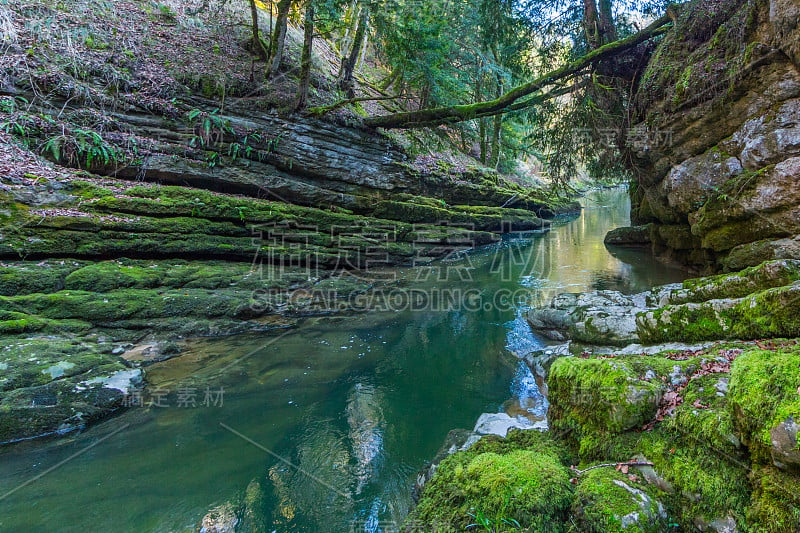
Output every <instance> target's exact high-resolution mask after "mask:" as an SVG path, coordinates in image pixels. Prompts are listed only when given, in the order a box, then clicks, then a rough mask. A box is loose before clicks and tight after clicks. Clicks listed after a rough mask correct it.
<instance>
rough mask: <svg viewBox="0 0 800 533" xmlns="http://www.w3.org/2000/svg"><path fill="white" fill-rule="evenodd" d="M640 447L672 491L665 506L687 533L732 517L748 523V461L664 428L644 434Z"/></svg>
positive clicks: (690, 436) (737, 520) (741, 522)
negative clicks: (704, 524) (700, 525)
mask: <svg viewBox="0 0 800 533" xmlns="http://www.w3.org/2000/svg"><path fill="white" fill-rule="evenodd" d="M637 448H638V450H639V452H640V453H641V455H642V456H643V457H646V458H647V460H648V461H651V462H652V463H653V464H654V465H655V466H654V469H655V471H656V472H658V474H659V475H660V476H662V477H663V478H664V479H665V480H666V481H667V482H668V483H669V485H670V487H671V488H672V494H671V495H670V497H669V498H668V499H667V500H666V501H665V504H666V505H667V507H668V508H669V509H671V511H672V513H671V514H672V515H673V516H674V518H675V519H676V520H677V522H678V523H680V524H681V525H682V526H683V527H684V528H685V529H686V530H690V531H691V530H694V529H695V528H696V527H697V524H698V523H706V524H708V523H711V522H713V521H715V520H720V519H724V518H726V517H728V516H733V517H734V518H735V520H736V522H737V523H738V524H740V525H741V524H743V523H744V514H745V510H746V508H747V506H748V504H749V502H750V493H751V488H750V483H749V479H748V473H749V463H748V462H746V461H741V460H739V459H738V458H737V457H735V456H734V457H731V456H727V455H725V453H724V452H722V451H720V450H719V449H717V448H716V447H713V446H708V445H706V444H705V443H703V442H702V441H699V440H698V439H695V438H694V437H693V436H692V435H691V434H682V433H678V432H675V431H670V430H668V429H664V428H656V429H655V430H653V431H650V432H645V433H642V434H641V438H640V440H639V443H638V445H637Z"/></svg>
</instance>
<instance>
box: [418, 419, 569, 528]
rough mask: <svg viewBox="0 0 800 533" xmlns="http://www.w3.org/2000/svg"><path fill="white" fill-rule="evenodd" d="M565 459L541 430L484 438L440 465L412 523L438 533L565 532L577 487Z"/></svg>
mask: <svg viewBox="0 0 800 533" xmlns="http://www.w3.org/2000/svg"><path fill="white" fill-rule="evenodd" d="M519 433H531V434H535V435H530V436H528V435H525V436H521V435H519ZM484 441H486V442H484ZM565 455H566V452H565V451H564V450H563V449H562V448H561V447H559V446H558V445H557V444H556V443H555V442H554V441H552V439H551V438H550V437H549V436H547V435H545V434H542V433H539V432H536V431H530V432H511V433H510V434H509V438H508V439H482V440H481V441H479V442H478V443H477V444H476V445H474V446H473V447H472V448H470V449H469V450H467V451H466V452H458V453H456V454H454V455H452V456H450V457H448V458H446V459H445V460H444V461H442V462H441V463H440V464H439V466H438V468H437V470H436V473H435V475H434V476H433V478H432V479H431V480H430V481H429V482H428V483H427V484H426V485H425V488H424V490H423V493H422V497H421V499H420V501H419V504H418V505H417V508H416V509H415V511H414V512H413V514H412V515H411V517H410V519H409V523H410V524H414V523H422V524H425V525H426V530H428V531H436V532H445V531H463V530H464V529H465V528H467V527H468V526H469V525H470V524H474V523H477V522H481V521H483V522H485V523H486V524H492V525H493V526H494V527H497V528H499V530H505V529H506V528H508V529H509V530H510V529H511V528H512V526H511V524H512V523H514V522H515V521H516V522H517V523H519V524H520V525H521V526H522V527H523V528H525V530H526V531H532V532H542V533H544V532H547V533H553V532H556V533H557V532H559V531H566V523H567V513H568V510H569V506H570V503H571V501H572V493H573V488H572V485H571V484H570V481H569V479H570V476H569V470H568V469H567V467H566V466H565V465H564V463H563V462H562V460H563V459H564V457H565ZM473 527H474V526H473Z"/></svg>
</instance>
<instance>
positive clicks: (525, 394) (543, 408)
mask: <svg viewBox="0 0 800 533" xmlns="http://www.w3.org/2000/svg"><path fill="white" fill-rule="evenodd" d="M511 396H512V398H513V400H512V406H517V405H518V407H519V410H520V411H521V412H520V413H519V414H522V415H524V416H526V417H528V418H531V419H533V420H537V421H538V420H544V419H545V418H546V417H547V406H548V403H547V398H546V397H545V396H544V394H542V391H541V389H540V388H539V384H538V383H537V381H536V376H534V375H533V372H531V369H530V368H528V365H527V364H525V361H520V362H519V365H518V366H517V372H516V374H515V375H514V380H513V381H512V382H511ZM507 410H508V407H507ZM509 414H511V413H509Z"/></svg>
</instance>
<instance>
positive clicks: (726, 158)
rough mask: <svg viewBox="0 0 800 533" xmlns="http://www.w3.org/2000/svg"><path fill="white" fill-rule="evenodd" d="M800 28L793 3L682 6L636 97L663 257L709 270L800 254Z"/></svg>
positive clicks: (655, 234)
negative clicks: (644, 132)
mask: <svg viewBox="0 0 800 533" xmlns="http://www.w3.org/2000/svg"><path fill="white" fill-rule="evenodd" d="M799 20H800V7H799V6H798V5H797V3H796V2H793V1H791V0H751V1H743V0H737V1H732V2H714V1H710V0H699V1H693V2H690V3H688V4H685V5H684V6H682V11H681V14H680V16H679V17H678V20H677V22H676V26H675V29H674V30H673V31H672V32H670V34H669V35H668V36H667V37H665V39H664V40H663V41H662V42H661V43H660V45H659V46H658V48H657V50H656V52H655V53H654V55H653V57H652V59H651V61H650V63H649V65H648V67H647V69H646V71H645V72H644V74H643V77H642V80H641V83H640V86H639V88H638V93H637V95H636V97H635V100H634V105H635V109H636V114H635V121H638V122H639V124H638V125H637V126H636V128H639V130H638V131H647V132H649V133H648V135H647V136H646V137H642V136H638V137H637V135H631V136H629V139H636V140H638V142H630V145H629V146H628V150H629V151H630V156H631V161H632V164H633V167H634V170H635V171H636V174H637V176H638V185H637V186H636V187H633V188H632V197H633V200H634V210H633V213H632V214H633V217H632V218H633V220H634V223H635V224H639V225H647V224H650V225H649V226H648V227H647V232H648V234H649V235H648V238H647V239H639V240H640V241H642V240H645V241H650V242H651V243H652V246H653V248H654V250H655V251H656V252H658V253H662V254H666V255H668V256H670V257H672V258H674V259H677V260H679V261H681V262H684V263H687V264H689V265H692V266H695V267H698V268H700V269H703V270H738V269H741V268H744V267H747V266H753V265H755V264H758V263H760V262H761V261H764V260H768V259H775V258H797V257H800V242H799V241H798V240H797V239H796V237H797V235H798V234H799V233H800V70H798V69H799V68H800V62H799V61H798V59H800V57H799V56H798V49H800V45H798V43H799V42H800V25H798V24H799V23H798V21H799ZM643 139H646V140H645V141H643ZM619 238H620V236H619V235H616V236H615V240H617V241H619ZM623 240H624V239H623Z"/></svg>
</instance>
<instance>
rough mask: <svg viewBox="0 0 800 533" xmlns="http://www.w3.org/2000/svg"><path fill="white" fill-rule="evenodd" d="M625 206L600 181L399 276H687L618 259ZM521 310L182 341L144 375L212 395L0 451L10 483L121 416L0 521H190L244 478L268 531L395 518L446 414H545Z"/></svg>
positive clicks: (32, 526)
mask: <svg viewBox="0 0 800 533" xmlns="http://www.w3.org/2000/svg"><path fill="white" fill-rule="evenodd" d="M627 218H628V217H627V198H626V195H625V194H623V193H621V192H619V191H609V192H601V193H598V194H597V195H596V196H595V197H594V198H593V201H592V202H590V203H589V204H588V205H587V208H586V209H585V210H584V213H583V215H582V216H581V217H580V218H578V219H572V220H566V219H565V220H562V221H561V222H560V223H559V224H557V225H556V226H554V228H553V229H552V231H550V232H549V233H539V234H527V235H525V236H522V237H518V238H508V239H506V240H504V242H503V243H501V244H500V245H499V246H496V247H493V248H487V249H484V250H480V251H478V252H477V253H474V254H472V255H470V256H468V257H466V258H462V259H460V260H458V261H453V262H451V263H449V264H448V265H446V266H445V267H439V270H438V271H436V272H434V271H431V272H430V274H433V273H435V274H436V275H427V276H420V271H419V270H407V271H401V272H400V276H401V280H400V283H401V284H405V286H407V287H414V288H417V289H420V290H424V291H430V290H432V289H434V288H439V289H441V288H471V289H475V288H478V289H480V290H481V291H482V292H483V294H484V295H488V296H491V295H492V294H495V293H497V292H498V291H501V290H509V291H520V293H521V294H523V295H524V301H522V302H518V303H520V304H521V305H540V304H542V303H543V302H546V301H547V300H548V299H549V298H550V297H552V296H553V295H554V294H556V293H558V292H577V291H582V290H591V289H593V288H609V289H617V290H623V291H625V292H633V291H636V290H639V289H643V288H646V287H649V286H650V285H652V284H656V283H667V282H673V281H677V280H680V279H682V278H683V277H684V273H683V272H681V271H677V270H671V269H669V268H667V267H665V266H664V265H661V264H659V263H657V262H655V261H654V260H652V258H649V257H647V256H646V255H643V254H641V253H638V254H637V253H636V252H632V253H634V254H635V255H634V256H632V258H627V257H626V258H624V259H625V261H624V262H623V261H622V260H621V259H620V258H617V257H614V256H612V255H611V254H609V253H608V251H607V250H606V249H605V247H604V246H603V237H604V235H605V233H606V231H607V230H609V229H611V228H613V227H617V226H621V225H626V224H627V223H628V220H627ZM442 272H445V274H446V275H440V274H441V273H442ZM467 273H468V274H469V275H468V276H467V277H465V276H464V274H467ZM522 311H523V309H522V308H514V307H513V306H511V307H508V308H500V307H493V306H489V307H486V308H484V307H481V308H480V309H476V310H466V309H463V308H455V309H450V310H435V309H423V310H416V311H412V310H402V311H397V312H395V311H387V312H381V313H377V312H375V313H366V314H361V315H358V316H353V317H336V318H333V317H329V318H324V319H314V320H306V321H305V322H304V323H303V324H302V326H301V327H300V328H298V329H297V330H295V331H292V332H290V333H289V334H287V335H286V336H285V337H283V338H281V339H280V341H279V342H276V343H272V344H269V343H268V342H267V341H269V338H268V337H264V336H263V335H247V336H241V337H233V338H226V339H207V340H202V341H199V342H197V343H195V345H194V348H193V350H192V351H191V353H189V354H188V355H186V356H183V357H181V358H178V359H175V360H173V361H169V362H167V363H164V364H160V365H157V366H154V367H151V368H150V369H149V370H148V379H149V380H150V381H151V383H153V384H154V386H156V387H163V388H168V389H171V390H175V388H177V387H179V386H185V385H186V384H193V385H195V386H198V387H202V386H204V385H207V384H210V385H213V386H214V387H217V388H220V387H222V388H224V389H225V391H226V392H225V404H224V406H221V407H219V408H218V409H176V408H171V409H154V408H146V409H134V410H132V411H130V412H128V413H126V414H124V415H123V416H121V417H118V418H116V419H114V420H111V421H109V422H107V423H105V424H101V425H99V426H97V427H95V428H93V429H91V430H90V431H87V432H86V433H84V434H81V435H77V436H75V437H73V438H71V439H69V440H65V441H60V442H54V443H49V444H46V445H41V444H39V445H25V446H19V447H15V448H10V449H5V450H2V451H0V493H5V492H6V491H7V490H10V489H11V488H13V487H15V486H17V485H18V484H19V483H22V482H24V481H26V480H28V479H30V478H31V477H32V476H34V475H36V474H37V473H39V472H41V471H42V470H43V469H45V468H48V467H50V466H52V465H54V464H57V463H58V462H59V461H62V460H64V459H67V458H68V457H69V456H70V455H73V454H74V453H76V452H78V451H80V450H82V449H84V448H86V446H88V445H91V444H92V443H93V442H96V441H97V439H99V438H101V437H102V436H104V435H106V434H108V433H110V432H111V431H113V430H114V429H115V428H119V427H120V426H121V425H122V424H128V423H130V424H131V427H130V429H128V430H126V431H124V432H121V433H120V434H119V435H118V436H115V437H114V438H112V439H109V440H108V441H104V442H103V443H102V444H101V445H98V446H96V447H94V448H92V449H91V452H90V453H85V454H83V455H80V456H78V457H76V458H75V459H73V460H70V461H68V462H67V463H65V464H64V465H63V466H62V467H61V468H59V469H58V470H56V471H54V472H52V473H51V474H49V475H47V476H44V477H42V478H41V479H39V480H38V481H37V482H36V483H34V484H31V485H30V486H27V487H25V489H23V490H20V491H18V492H17V493H15V494H14V495H12V496H10V497H9V498H7V499H6V500H4V501H2V503H1V505H2V506H3V513H2V514H0V530H2V531H6V530H7V531H53V530H58V531H76V532H83V531H87V530H107V531H112V530H113V531H120V532H126V531H136V532H141V531H159V532H161V531H164V532H167V531H170V532H172V531H193V530H194V527H195V524H197V523H198V521H199V519H200V518H201V517H202V516H203V514H205V512H207V511H208V509H210V508H211V507H213V506H215V505H218V504H220V503H222V502H225V501H227V500H229V499H231V498H232V497H233V496H234V495H236V494H237V493H241V492H242V491H243V490H244V488H245V487H247V486H248V484H249V483H250V482H251V480H253V479H258V480H261V481H262V485H263V486H264V487H265V489H266V495H265V498H264V500H263V508H262V509H261V511H262V512H263V514H264V516H265V517H267V520H268V522H270V524H271V528H272V529H274V530H275V531H278V532H284V531H297V532H301V531H303V532H306V531H307V532H318V531H319V532H326V531H331V532H334V531H336V532H340V531H348V530H357V531H360V532H377V531H380V530H390V529H391V528H390V527H387V524H389V523H391V522H392V521H395V522H399V521H401V520H402V518H403V516H404V515H405V514H406V512H407V510H408V508H409V506H410V505H411V501H410V494H411V493H410V486H411V484H412V482H413V480H414V478H415V475H416V473H417V472H418V471H419V469H420V468H421V467H423V466H424V464H425V461H426V460H429V459H430V458H432V457H433V456H434V455H435V454H436V452H437V450H438V449H439V447H440V445H441V444H442V442H443V439H444V438H445V436H446V435H447V433H448V432H449V431H450V430H451V429H453V428H456V427H464V428H472V426H473V425H474V422H475V420H476V418H477V417H478V415H479V414H480V413H482V412H494V411H497V410H498V409H501V408H503V407H505V409H507V410H509V411H511V412H514V413H515V414H516V413H520V414H525V416H529V417H531V418H534V419H536V418H537V417H542V416H543V415H544V411H545V410H546V403H545V401H544V398H543V397H542V395H541V392H540V384H538V383H536V380H535V379H534V378H533V376H532V375H531V374H530V372H528V371H527V368H525V367H524V365H523V366H521V365H520V364H519V361H518V359H517V357H515V355H514V354H516V355H525V354H526V353H530V351H531V350H534V349H536V348H538V347H540V346H541V345H542V340H541V339H538V338H536V337H535V336H533V334H532V333H531V332H530V329H529V328H527V324H526V323H525V321H524V318H523V315H522ZM512 352H513V353H512ZM509 398H512V401H511V402H506V401H507V400H508V399H509ZM504 403H505V405H504ZM220 422H224V423H226V424H229V425H230V426H231V427H235V428H236V429H237V430H238V431H241V432H242V433H243V434H245V435H246V436H247V437H248V438H249V439H252V440H253V441H254V442H257V443H258V444H259V445H260V446H262V447H264V448H267V449H269V450H271V451H274V453H277V454H279V455H281V456H282V457H284V458H285V459H286V460H287V461H288V462H289V463H290V464H287V463H285V462H282V461H279V460H276V459H274V458H273V457H272V456H270V455H269V454H267V453H265V452H264V451H263V450H262V449H260V448H258V447H256V446H253V445H252V444H250V443H248V442H247V441H245V440H243V439H241V438H239V437H238V436H236V435H234V434H231V433H230V432H227V431H225V430H224V429H222V428H221V427H220ZM291 465H294V466H291ZM309 474H310V475H309ZM334 489H335V490H334ZM272 529H270V531H271V530H272Z"/></svg>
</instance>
